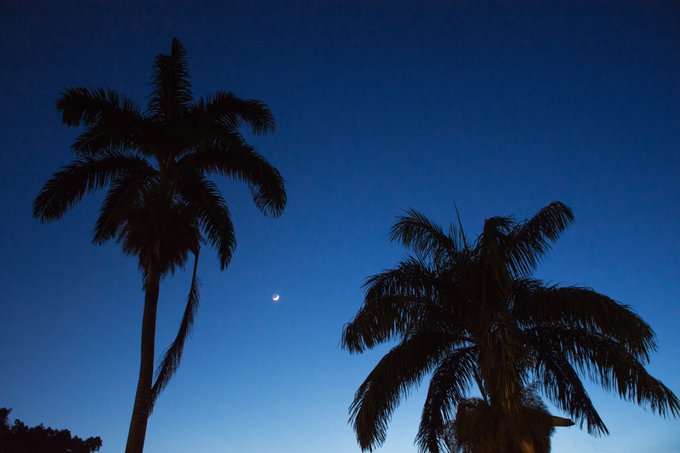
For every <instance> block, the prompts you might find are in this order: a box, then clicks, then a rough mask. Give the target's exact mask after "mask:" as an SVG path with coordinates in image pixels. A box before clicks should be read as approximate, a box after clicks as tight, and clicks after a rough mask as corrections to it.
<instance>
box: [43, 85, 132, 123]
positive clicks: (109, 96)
mask: <svg viewBox="0 0 680 453" xmlns="http://www.w3.org/2000/svg"><path fill="white" fill-rule="evenodd" d="M57 111H58V112H59V113H61V114H62V120H63V121H64V124H66V125H67V126H81V125H82V126H86V127H91V126H100V125H102V124H120V123H123V122H128V123H129V124H135V123H136V122H138V121H140V120H141V118H142V116H141V113H140V112H139V109H138V108H137V106H135V103H134V102H132V100H131V99H129V98H127V97H125V96H123V95H121V94H119V93H118V92H116V91H113V90H106V89H103V88H98V89H91V88H69V89H67V90H64V91H63V92H62V93H61V96H60V97H59V99H58V100H57Z"/></svg>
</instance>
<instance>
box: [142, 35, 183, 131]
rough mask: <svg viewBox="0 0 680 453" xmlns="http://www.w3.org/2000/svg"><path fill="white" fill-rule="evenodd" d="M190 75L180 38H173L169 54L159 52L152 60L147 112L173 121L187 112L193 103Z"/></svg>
mask: <svg viewBox="0 0 680 453" xmlns="http://www.w3.org/2000/svg"><path fill="white" fill-rule="evenodd" d="M189 76H190V74H189V65H188V63H187V53H186V50H184V46H182V43H181V42H180V41H179V39H177V38H173V40H172V46H171V49H170V54H169V55H163V54H159V55H157V56H156V60H155V62H154V73H153V78H152V80H151V86H152V87H153V92H152V94H151V96H150V97H149V111H150V112H151V114H152V115H153V116H154V117H156V118H159V119H163V120H166V121H175V120H177V119H178V118H179V117H180V116H181V115H183V114H185V113H186V112H187V111H188V109H189V108H190V107H191V103H192V102H193V95H192V93H191V82H190V80H189Z"/></svg>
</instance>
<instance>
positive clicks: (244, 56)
mask: <svg viewBox="0 0 680 453" xmlns="http://www.w3.org/2000/svg"><path fill="white" fill-rule="evenodd" d="M140 3H143V4H134V3H128V2H120V1H113V0H108V1H105V0H101V1H80V2H74V1H61V0H60V1H48V0H45V1H35V0H24V1H10V0H2V1H1V3H0V4H1V7H0V8H1V9H0V49H1V52H2V62H3V63H2V67H1V68H0V77H1V80H0V82H1V83H0V93H1V96H0V100H1V103H0V119H1V121H0V137H2V146H1V147H0V155H1V161H0V164H1V165H0V171H1V172H2V173H1V174H2V177H1V178H0V189H1V190H0V201H1V203H2V212H3V215H2V222H0V233H1V234H0V247H1V248H0V250H1V251H2V255H3V257H2V258H3V259H2V260H1V261H0V266H1V272H0V283H1V287H2V295H1V296H0V313H1V314H0V364H1V365H0V367H1V369H0V406H7V407H11V408H13V412H12V415H13V416H14V417H17V418H20V419H22V420H23V421H24V422H26V423H28V424H29V425H33V424H38V423H45V424H46V425H48V426H52V427H56V428H68V429H70V430H71V431H72V432H73V433H76V434H78V435H80V436H82V437H86V436H93V435H98V436H101V437H102V439H103V441H104V447H103V449H102V452H103V453H113V452H120V451H122V450H123V447H124V442H125V438H126V434H127V428H128V423H129V418H130V414H131V410H132V402H133V395H134V390H135V385H136V379H137V370H138V360H139V357H138V356H139V337H140V329H141V318H142V301H143V294H142V292H141V278H140V275H139V272H138V270H137V266H136V262H135V260H134V259H133V258H130V257H126V256H124V255H123V254H122V252H121V251H120V250H119V247H118V246H117V245H116V244H114V243H112V244H109V245H106V246H103V247H95V246H93V245H92V244H91V243H90V239H91V233H92V227H93V224H94V220H95V218H96V214H97V209H98V205H99V203H100V202H101V199H102V196H101V194H95V195H91V196H88V197H87V198H86V199H85V200H84V201H83V202H82V203H81V204H80V205H78V206H77V208H75V209H73V211H72V212H71V213H69V215H67V216H66V217H65V218H64V219H63V220H61V221H58V222H55V223H51V224H47V225H41V224H39V223H38V222H37V221H35V220H34V219H32V217H31V205H32V201H33V199H34V197H35V196H36V195H37V193H38V191H39V189H40V187H41V186H42V184H43V183H44V182H45V181H46V180H47V179H48V177H49V176H50V175H51V174H52V173H53V172H54V171H55V170H57V169H58V168H59V167H60V166H62V165H65V164H67V163H68V162H69V161H70V159H71V158H72V154H71V152H70V150H69V145H70V143H71V142H72V140H73V139H74V137H75V135H76V134H77V132H78V131H77V130H76V129H70V128H67V127H66V126H63V125H62V124H61V121H60V118H59V115H58V114H57V112H56V109H55V100H56V98H57V96H58V94H59V92H60V90H62V89H64V88H68V87H75V86H91V87H95V86H96V87H99V86H101V87H109V88H114V89H117V90H120V91H121V92H124V93H126V94H128V95H129V96H131V97H132V98H133V99H135V100H136V101H137V102H138V103H139V104H141V105H144V103H145V96H146V95H147V94H148V91H149V85H148V84H149V79H150V75H151V65H152V61H153V58H154V56H155V55H156V54H157V53H159V52H163V53H167V52H168V51H169V49H170V41H171V39H172V37H173V36H176V37H178V38H180V39H181V40H182V41H183V43H184V45H185V47H186V49H187V51H188V53H189V60H190V68H191V71H192V80H193V84H194V93H195V94H196V95H206V94H209V93H210V92H212V91H214V90H218V89H225V90H231V91H233V92H234V93H236V94H237V95H239V96H241V97H245V98H258V99H261V100H263V101H264V102H266V103H267V104H268V105H269V106H270V107H271V109H272V110H273V112H274V114H275V116H276V119H277V130H276V133H275V134H273V135H270V136H265V137H256V138H255V139H253V143H254V144H255V145H256V147H257V148H258V149H259V151H260V152H261V153H263V154H264V155H265V156H266V157H267V158H268V159H269V160H270V162H272V163H273V164H274V165H275V166H276V167H277V168H279V169H280V171H281V173H282V174H283V175H284V177H285V178H286V181H287V190H288V198H289V204H288V206H287V208H286V212H285V213H284V215H283V216H282V217H281V218H279V219H271V218H265V217H263V216H262V215H261V214H260V213H259V212H258V211H257V209H256V208H255V206H254V205H253V203H252V200H251V199H250V194H249V191H248V189H247V187H245V186H244V185H242V184H238V183H234V182H230V181H226V180H224V179H220V180H219V185H220V187H221V188H222V190H223V191H224V194H225V196H226V197H227V200H228V202H229V203H230V207H231V210H232V214H233V220H234V222H235V226H236V233H237V239H238V248H237V250H236V253H235V256H234V259H233V261H232V263H231V265H230V266H229V268H228V269H227V270H226V271H224V272H220V271H219V269H218V265H217V260H216V259H215V255H214V254H213V253H212V252H207V253H203V254H202V257H201V258H202V260H201V263H200V266H199V274H200V277H201V278H202V281H203V285H202V306H201V310H200V312H199V314H198V318H197V321H196V324H195V330H194V334H193V336H192V338H191V340H190V342H189V343H188V345H187V348H186V349H185V356H184V360H183V363H182V365H181V367H180V369H179V371H178V373H177V374H176V376H175V378H174V379H173V380H172V382H171V383H170V385H169V386H168V388H167V390H166V391H165V392H164V393H163V394H162V395H161V397H160V399H159V403H158V405H157V406H156V409H155V411H154V413H153V415H152V417H151V419H150V423H149V428H148V434H147V442H146V450H145V451H146V452H147V453H180V452H181V453H186V452H207V453H213V452H220V453H222V452H224V453H236V452H238V453H241V452H246V453H269V452H277V453H293V452H295V453H299V452H327V453H345V452H358V451H359V449H358V447H357V446H356V442H355V439H354V434H353V432H352V429H351V427H350V426H349V425H348V424H347V418H348V413H347V408H348V406H349V404H350V403H351V401H352V397H353V394H354V391H355V390H356V389H357V387H358V386H359V384H360V383H361V382H362V380H363V379H364V377H365V376H366V375H367V373H368V372H369V371H370V369H371V368H372V366H373V365H374V364H375V363H376V362H377V360H378V359H379V357H380V356H381V354H383V353H384V352H385V351H387V350H388V347H389V345H386V346H385V347H381V348H378V349H377V350H376V351H374V352H371V353H367V354H364V355H361V356H351V355H349V354H348V353H346V352H345V351H342V350H340V349H339V340H340V333H341V329H342V326H343V325H344V323H346V322H347V321H349V320H350V319H351V318H352V316H353V315H354V314H355V313H356V311H357V309H358V308H359V306H360V304H361V302H362V294H363V293H362V290H361V285H362V283H363V281H364V280H365V278H366V277H368V276H370V275H372V274H375V273H378V272H380V271H381V270H382V269H385V268H389V267H391V266H393V265H394V264H395V263H396V262H397V261H398V260H399V259H400V258H401V257H402V256H404V253H405V251H404V250H403V249H401V248H400V247H399V246H397V245H396V244H392V243H390V242H389V241H388V238H387V232H388V230H389V227H390V226H391V224H392V223H393V221H394V219H395V217H396V216H398V215H400V214H401V213H402V212H403V210H404V209H407V208H415V209H418V210H420V211H422V212H423V213H425V214H427V215H428V216H430V217H431V218H433V219H435V220H436V221H437V222H440V223H447V222H449V221H450V220H453V218H454V210H453V206H454V203H456V204H457V206H458V208H459V210H460V213H461V216H462V219H463V224H464V226H465V229H466V231H467V233H468V235H473V234H476V233H477V232H478V231H479V230H480V228H481V225H482V222H483V220H484V219H485V218H487V217H490V216H494V215H510V214H513V215H515V216H516V217H517V218H518V219H522V218H525V217H528V216H530V215H532V214H533V213H535V212H536V211H537V210H538V209H539V208H541V207H542V206H544V205H546V204H548V203H549V202H551V201H553V200H561V201H563V202H565V203H566V204H568V205H569V206H570V207H571V208H572V209H573V211H574V213H575V216H576V222H575V224H574V225H573V226H572V227H570V228H569V229H568V230H567V231H566V233H565V234H564V235H563V237H562V238H561V239H560V241H559V242H558V243H557V245H556V247H555V248H554V250H553V252H552V253H551V254H550V255H549V256H548V257H547V258H546V259H545V260H544V262H543V263H542V264H541V266H540V268H539V269H538V271H537V276H538V277H539V278H542V279H545V280H547V281H550V282H553V283H563V284H579V285H585V286H590V287H592V288H594V289H596V290H597V291H599V292H602V293H604V294H607V295H609V296H610V297H613V298H615V299H616V300H618V301H621V302H623V303H626V304H629V305H630V306H632V307H633V309H634V310H635V311H636V312H637V313H639V314H640V315H641V316H642V317H643V318H644V319H645V320H646V321H648V322H649V323H650V324H651V325H652V327H653V328H654V329H655V331H656V333H657V335H658V341H659V344H660V347H659V350H658V352H657V353H656V354H654V355H653V357H652V362H651V364H650V366H649V370H650V371H651V372H652V373H653V374H654V375H655V376H657V377H658V378H660V379H661V380H663V381H664V382H665V383H666V384H667V385H668V386H670V387H671V388H672V389H673V390H674V391H675V392H676V393H678V392H680V353H678V346H679V345H680V331H679V330H678V320H679V319H680V305H679V304H678V298H679V295H680V260H679V259H678V256H680V239H678V238H679V236H678V224H679V223H680V185H679V184H678V181H679V176H680V152H679V151H680V4H679V3H678V2H677V1H665V2H661V1H643V0H639V1H636V2H629V1H609V2H601V1H592V0H591V1H570V2H566V1H564V2H561V1H560V2H558V1H552V2H551V1H545V2H543V1H541V2H538V1H537V2H498V3H496V2H478V1H453V0H450V1H428V2H405V1H404V2H398V1H370V2H369V1H363V2H354V1H342V2H330V1H314V2H312V1H309V2H305V1H297V2H274V1H260V0H249V1H245V2H230V1H219V2H197V3H198V5H192V4H191V3H190V2H163V1H147V2H140ZM511 3H512V4H514V5H515V6H510V4H511ZM57 5H58V6H57ZM519 5H521V6H519ZM188 287H189V276H188V275H187V274H186V273H180V274H177V275H176V276H175V277H174V278H172V279H169V280H167V281H164V282H163V284H162V287H161V299H160V306H159V319H158V333H157V344H158V346H159V350H162V349H163V348H164V347H165V345H167V344H169V342H170V341H171V339H172V338H173V337H174V334H175V332H176V329H177V327H178V325H179V320H180V316H181V312H182V310H183V304H184V299H185V296H186V293H187V290H188ZM274 292H277V293H280V294H281V301H280V302H279V303H277V304H274V303H273V302H272V300H271V294H272V293H274ZM589 388H590V389H591V395H592V397H593V399H594V401H595V404H596V407H598V408H599V410H600V414H601V415H602V417H603V419H604V421H605V423H607V425H608V427H609V429H610V431H611V435H610V436H609V437H605V438H595V437H592V436H589V435H588V434H587V433H586V432H585V431H582V430H579V429H578V428H577V427H572V428H569V429H564V428H562V429H558V431H557V433H556V434H555V436H554V437H553V452H555V453H568V452H575V451H594V452H616V453H637V452H641V451H654V452H656V453H663V452H673V451H680V429H679V428H680V424H679V422H678V421H677V420H664V419H662V418H660V417H658V416H655V415H653V414H651V413H650V411H649V410H645V409H642V408H639V407H637V406H635V405H634V404H631V403H626V402H622V401H620V400H618V398H617V397H615V396H614V395H612V394H608V393H606V392H602V391H600V390H598V389H597V388H596V387H594V386H590V387H589ZM425 389H426V386H422V387H421V388H420V390H418V391H416V392H414V393H412V395H411V396H410V397H409V399H408V400H407V401H406V402H404V403H403V404H402V405H401V406H400V407H399V408H398V409H397V411H396V412H395V415H394V417H393V419H392V422H391V425H390V430H389V432H388V436H387V442H386V443H385V444H384V446H383V447H382V448H381V449H380V450H379V451H380V452H388V453H414V452H415V451H416V448H415V446H414V444H413V441H414V438H415V434H416V431H417V427H418V421H419V415H420V410H421V407H422V403H423V400H424V390H425Z"/></svg>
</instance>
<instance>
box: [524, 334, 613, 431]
mask: <svg viewBox="0 0 680 453" xmlns="http://www.w3.org/2000/svg"><path fill="white" fill-rule="evenodd" d="M532 346H533V349H534V350H535V351H536V352H537V361H536V366H535V373H536V377H537V382H538V384H539V386H540V388H541V391H542V392H543V394H544V395H545V396H546V397H548V399H550V401H552V402H553V403H554V404H555V406H557V407H558V408H559V409H561V410H563V411H565V412H567V413H568V414H569V415H570V416H572V417H573V418H574V419H575V420H576V422H577V423H579V426H581V427H583V424H584V423H585V424H586V428H587V430H588V432H589V433H590V434H609V430H608V429H607V426H606V425H605V424H604V422H603V421H602V418H600V414H598V413H597V410H595V406H594V405H593V402H592V401H591V400H590V397H589V396H588V392H587V391H586V389H585V387H584V386H583V383H582V382H581V379H580V378H579V376H578V373H577V372H576V370H574V368H573V367H572V366H571V364H570V363H569V362H568V361H567V359H566V358H565V357H564V356H563V355H561V352H560V351H559V350H558V351H555V350H553V349H552V348H551V347H550V346H549V345H547V344H546V343H545V338H539V337H536V339H535V341H534V342H533V344H532Z"/></svg>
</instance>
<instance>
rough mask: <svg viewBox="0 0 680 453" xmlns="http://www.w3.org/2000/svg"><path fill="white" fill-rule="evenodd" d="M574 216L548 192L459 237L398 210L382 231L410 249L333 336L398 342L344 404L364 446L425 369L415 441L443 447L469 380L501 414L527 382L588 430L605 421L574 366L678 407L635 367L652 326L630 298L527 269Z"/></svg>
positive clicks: (665, 408) (363, 345) (626, 391)
mask: <svg viewBox="0 0 680 453" xmlns="http://www.w3.org/2000/svg"><path fill="white" fill-rule="evenodd" d="M572 220H573V216H572V213H571V211H570V210H569V208H568V207H566V206H565V205H563V204H562V203H559V202H555V203H552V204H550V205H549V206H547V207H545V208H543V209H542V210H541V211H539V212H538V213H537V214H536V215H535V216H534V217H532V218H531V219H529V220H527V221H524V222H519V223H517V222H514V221H513V220H512V219H511V218H509V217H493V218H490V219H487V220H486V221H485V222H484V228H483V231H482V233H481V234H480V235H479V236H478V237H477V239H476V240H475V241H474V242H473V243H472V244H470V243H468V240H467V238H466V237H465V234H464V233H463V231H462V229H461V228H456V227H455V226H454V225H451V226H450V227H449V230H448V232H445V231H444V230H443V229H442V228H441V227H439V226H438V225H436V224H434V223H433V222H432V221H430V220H429V219H428V218H426V217H425V216H423V215H422V214H420V213H418V212H416V211H409V212H408V214H407V215H405V216H404V217H401V218H400V219H399V220H398V221H397V222H396V224H395V225H394V226H393V228H392V230H391V234H390V237H391V239H392V240H396V241H399V242H401V243H402V244H403V245H405V246H406V247H409V248H411V249H412V250H413V251H414V252H415V255H414V256H411V257H408V258H407V259H405V260H403V261H402V262H401V263H399V265H398V266H397V267H396V268H394V269H391V270H386V271H384V272H382V273H380V274H378V275H375V276H373V277H371V278H369V279H368V281H367V282H366V285H365V287H366V296H365V300H364V304H363V306H362V307H361V309H360V310H359V312H358V314H357V315H356V317H355V318H354V319H353V320H352V321H351V322H350V323H349V324H347V325H346V326H345V329H344V331H343V335H342V345H343V347H344V348H346V349H348V350H349V351H350V352H352V353H360V352H363V351H365V350H366V349H370V348H373V347H374V346H376V345H377V344H379V343H382V342H386V341H390V340H393V339H397V340H398V341H399V343H398V344H397V345H396V346H395V347H394V348H393V349H392V350H391V351H390V352H389V353H387V354H386V355H385V356H384V357H383V358H382V360H380V362H379V363H378V364H377V366H376V367H375V368H374V369H373V371H371V373H370V374H369V375H368V377H367V378H366V380H365V381H364V382H363V384H361V386H360V387H359V389H358V391H357V392H356V395H355V399H354V402H353V403H352V405H351V407H350V412H351V418H350V420H351V421H352V422H353V425H354V429H355V431H356V434H357V439H358V441H359V444H360V446H361V448H362V449H363V450H373V448H375V447H376V446H378V445H380V444H381V443H382V442H383V441H384V439H385V434H386V429H387V424H388V421H389V419H390V416H391V414H392V412H393V411H394V409H395V408H396V406H397V405H398V404H399V401H400V400H401V399H402V398H403V397H404V396H405V395H406V394H407V393H408V391H409V389H410V388H412V387H413V386H415V385H417V384H418V383H419V382H420V380H421V379H422V378H423V377H424V376H425V375H426V374H427V373H430V372H432V376H431V381H430V385H429V389H428V393H427V397H426V401H425V406H424V408H423V413H422V419H421V424H420V428H419V431H418V436H417V442H418V445H419V447H420V449H421V451H430V452H438V451H440V449H441V448H445V443H446V439H447V436H446V432H445V431H446V427H447V423H449V422H450V421H451V420H452V419H453V418H454V417H455V415H454V414H455V413H456V409H457V407H458V406H459V405H460V404H468V406H469V402H470V400H469V399H468V398H467V397H468V396H469V391H470V390H471V388H472V386H473V385H476V386H477V387H478V389H479V391H480V393H481V395H482V398H483V401H484V402H485V404H487V405H488V406H489V407H491V408H493V409H494V410H495V411H500V412H501V413H502V414H506V415H509V416H510V417H512V416H513V415H517V414H519V413H520V412H521V411H522V410H523V407H524V403H523V395H524V394H525V390H526V388H527V387H528V386H530V385H531V384H532V382H535V383H536V386H537V389H538V390H540V391H541V393H542V394H543V395H544V396H545V397H547V398H548V399H549V400H550V401H552V402H553V403H554V404H555V405H556V406H557V407H558V408H560V409H562V410H564V411H565V412H566V413H568V414H569V415H570V416H571V417H573V418H575V419H576V421H577V422H578V423H579V424H581V425H583V424H585V425H586V427H587V429H588V431H589V432H590V433H593V434H597V433H607V428H606V426H605V424H604V422H603V421H602V419H601V418H600V416H599V415H598V413H597V411H596V410H595V407H594V406H593V403H592V402H591V400H590V398H589V397H588V394H587V392H586V389H585V387H584V385H583V383H582V381H581V378H580V375H583V374H586V375H588V376H589V377H590V378H592V380H594V381H595V382H596V383H598V384H600V385H602V386H603V387H604V388H606V389H609V390H614V391H616V392H617V393H618V395H619V396H620V397H621V398H624V399H626V400H630V401H634V402H636V403H638V404H645V405H648V406H650V407H651V408H652V410H654V411H656V412H658V413H659V414H661V415H664V416H665V415H668V414H672V415H673V416H677V415H678V414H679V413H680V403H679V402H678V400H677V398H676V396H675V395H674V394H673V393H672V392H671V391H670V390H669V389H668V388H667V387H666V386H664V385H663V384H662V383H661V382H660V381H658V380H656V379H655V378H653V377H652V376H650V375H649V374H648V373H647V372H646V370H645V368H644V364H646V363H647V362H648V360H649V354H650V352H651V351H653V350H654V349H655V347H656V346H655V340H654V333H653V331H652V329H651V328H650V327H649V325H647V324H646V323H645V322H644V321H643V320H642V319H641V318H640V317H639V316H637V315H636V314H635V313H634V312H633V311H632V310H630V308H628V307H627V306H625V305H622V304H620V303H617V302H615V301H613V300H612V299H610V298H608V297H606V296H604V295H602V294H598V293H596V292H595V291H593V290H591V289H588V288H580V287H559V286H550V285H546V284H544V283H543V282H541V281H538V280H535V279H532V278H531V272H532V271H533V270H534V268H535V267H536V265H537V263H538V261H539V259H540V258H541V257H542V256H543V255H544V254H545V253H546V252H547V251H548V250H549V248H550V245H551V242H553V241H555V240H556V239H557V238H558V236H559V235H560V233H561V232H562V231H563V230H564V229H565V228H566V227H567V226H568V224H569V223H570V222H571V221H572Z"/></svg>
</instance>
